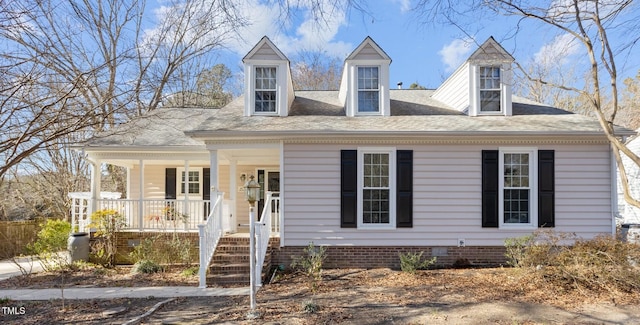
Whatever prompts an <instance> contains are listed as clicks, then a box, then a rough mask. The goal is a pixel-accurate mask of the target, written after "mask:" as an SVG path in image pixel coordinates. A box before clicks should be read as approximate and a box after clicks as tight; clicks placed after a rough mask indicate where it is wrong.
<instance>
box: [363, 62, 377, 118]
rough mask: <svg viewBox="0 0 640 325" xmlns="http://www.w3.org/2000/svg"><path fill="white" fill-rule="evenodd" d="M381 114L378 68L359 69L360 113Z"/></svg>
mask: <svg viewBox="0 0 640 325" xmlns="http://www.w3.org/2000/svg"><path fill="white" fill-rule="evenodd" d="M379 112H380V79H379V74H378V67H358V113H379Z"/></svg>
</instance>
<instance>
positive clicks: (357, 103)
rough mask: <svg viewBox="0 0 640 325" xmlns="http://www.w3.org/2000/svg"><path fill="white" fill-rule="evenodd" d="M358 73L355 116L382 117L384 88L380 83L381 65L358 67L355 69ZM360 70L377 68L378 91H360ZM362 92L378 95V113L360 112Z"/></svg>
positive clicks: (356, 76)
mask: <svg viewBox="0 0 640 325" xmlns="http://www.w3.org/2000/svg"><path fill="white" fill-rule="evenodd" d="M355 68H356V69H355V70H356V71H355V74H356V75H355V88H356V91H355V95H356V98H355V104H356V105H355V106H356V107H355V114H356V115H376V116H377V115H380V113H381V112H382V86H381V82H380V74H381V71H382V67H381V66H379V65H357V66H356V67H355ZM360 68H376V69H377V70H378V88H377V89H360V87H359V86H358V81H359V80H360ZM360 91H366V92H377V93H378V110H377V111H370V112H362V111H360Z"/></svg>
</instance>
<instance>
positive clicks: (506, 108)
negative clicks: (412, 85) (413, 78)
mask: <svg viewBox="0 0 640 325" xmlns="http://www.w3.org/2000/svg"><path fill="white" fill-rule="evenodd" d="M514 61H515V59H514V58H513V57H512V56H511V55H510V54H509V53H508V52H507V51H505V49H504V48H503V47H502V46H501V45H500V44H499V43H498V42H496V40H494V39H493V37H489V39H487V40H486V41H485V42H484V43H483V44H482V45H481V46H480V47H479V48H478V49H477V50H476V51H475V52H473V54H471V56H470V57H469V59H467V61H465V62H464V63H463V64H462V65H461V66H460V67H459V68H458V69H457V70H456V71H455V72H454V73H453V74H452V75H451V76H450V77H449V78H448V79H447V80H445V82H443V83H442V85H440V87H438V89H436V91H435V92H434V94H433V98H435V99H437V100H439V101H441V102H443V103H445V104H447V105H449V106H451V107H453V108H454V109H456V110H459V111H461V112H468V114H469V116H481V115H504V116H511V114H512V109H511V106H512V105H511V86H512V84H513V72H512V64H513V62H514Z"/></svg>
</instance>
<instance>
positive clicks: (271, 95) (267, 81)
mask: <svg viewBox="0 0 640 325" xmlns="http://www.w3.org/2000/svg"><path fill="white" fill-rule="evenodd" d="M255 87H256V92H255V111H256V112H275V111H276V88H277V87H276V68H275V67H256V80H255Z"/></svg>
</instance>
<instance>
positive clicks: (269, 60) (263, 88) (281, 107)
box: [242, 36, 295, 116]
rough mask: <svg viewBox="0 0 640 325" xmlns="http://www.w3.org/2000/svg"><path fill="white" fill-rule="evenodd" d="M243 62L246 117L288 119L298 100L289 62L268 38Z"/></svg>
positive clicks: (262, 40)
mask: <svg viewBox="0 0 640 325" xmlns="http://www.w3.org/2000/svg"><path fill="white" fill-rule="evenodd" d="M242 62H243V63H244V77H245V79H244V80H245V81H244V82H245V85H244V89H245V91H244V92H245V94H244V98H245V103H244V116H254V115H256V116H258V115H259V116H287V115H288V113H289V107H291V104H292V103H293V99H294V97H295V95H294V92H293V81H292V80H291V69H290V65H289V59H287V57H286V56H285V55H284V54H283V53H282V52H281V51H280V50H279V49H278V48H277V47H276V46H275V45H274V44H273V42H271V40H270V39H269V38H268V37H266V36H265V37H263V38H262V39H261V40H260V41H259V42H258V44H256V46H254V47H253V48H252V49H251V51H249V53H248V54H247V55H246V56H245V57H244V58H242Z"/></svg>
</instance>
